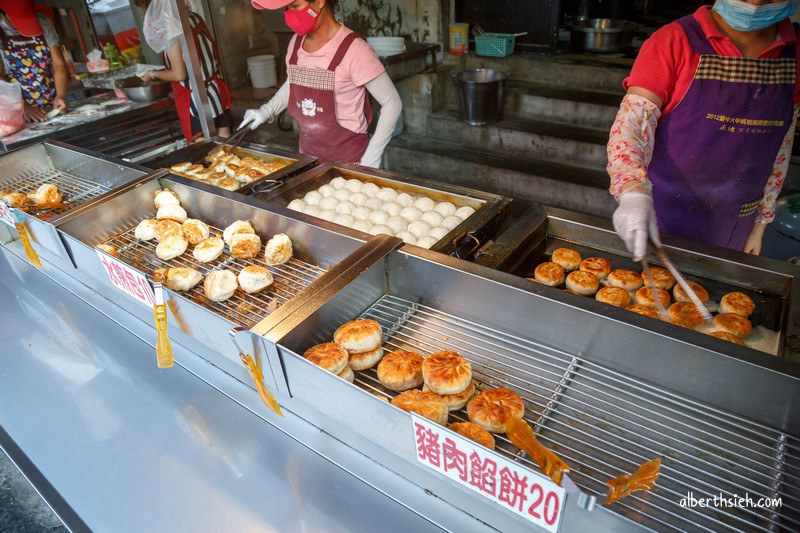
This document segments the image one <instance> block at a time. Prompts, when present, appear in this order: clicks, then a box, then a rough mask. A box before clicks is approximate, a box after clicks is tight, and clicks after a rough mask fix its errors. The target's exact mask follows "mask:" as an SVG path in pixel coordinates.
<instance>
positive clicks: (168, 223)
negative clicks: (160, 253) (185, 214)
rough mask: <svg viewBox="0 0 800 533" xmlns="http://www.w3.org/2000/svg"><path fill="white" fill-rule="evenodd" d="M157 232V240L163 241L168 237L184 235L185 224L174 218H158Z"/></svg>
mask: <svg viewBox="0 0 800 533" xmlns="http://www.w3.org/2000/svg"><path fill="white" fill-rule="evenodd" d="M155 232H156V240H157V241H158V242H161V241H163V240H164V239H166V238H168V237H183V226H182V225H181V223H180V222H175V221H174V220H157V221H156V225H155Z"/></svg>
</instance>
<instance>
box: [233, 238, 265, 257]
mask: <svg viewBox="0 0 800 533" xmlns="http://www.w3.org/2000/svg"><path fill="white" fill-rule="evenodd" d="M228 246H229V247H230V251H231V255H232V256H233V257H235V258H236V259H251V258H253V257H255V256H257V255H258V252H260V251H261V237H259V236H258V235H256V234H254V233H237V234H235V235H232V236H231V242H230V243H229V244H228Z"/></svg>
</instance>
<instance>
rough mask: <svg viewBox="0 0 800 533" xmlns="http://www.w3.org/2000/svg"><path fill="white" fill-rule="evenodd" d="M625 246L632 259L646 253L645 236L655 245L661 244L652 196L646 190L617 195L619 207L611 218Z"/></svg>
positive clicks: (642, 256) (637, 258)
mask: <svg viewBox="0 0 800 533" xmlns="http://www.w3.org/2000/svg"><path fill="white" fill-rule="evenodd" d="M611 220H612V221H613V223H614V230H615V231H616V232H617V234H618V235H619V237H620V238H621V239H622V242H624V243H625V247H626V248H628V251H629V252H631V253H632V254H633V260H634V261H641V260H642V258H644V256H645V255H647V237H648V236H649V237H650V239H651V240H652V241H653V243H654V244H655V245H656V246H661V238H660V237H659V235H658V223H657V222H656V210H655V208H654V207H653V197H652V195H650V193H648V192H639V191H628V192H624V193H622V194H621V195H620V197H619V207H617V210H616V211H614V216H613V217H612V219H611Z"/></svg>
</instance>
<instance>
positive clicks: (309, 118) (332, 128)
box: [239, 0, 403, 167]
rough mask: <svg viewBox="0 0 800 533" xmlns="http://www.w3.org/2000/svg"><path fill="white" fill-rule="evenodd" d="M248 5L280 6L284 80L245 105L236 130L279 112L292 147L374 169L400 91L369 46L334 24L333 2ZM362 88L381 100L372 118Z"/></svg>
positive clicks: (257, 3) (271, 0)
mask: <svg viewBox="0 0 800 533" xmlns="http://www.w3.org/2000/svg"><path fill="white" fill-rule="evenodd" d="M252 4H253V7H255V8H256V9H281V8H283V9H284V16H285V18H286V24H287V25H288V26H289V27H290V28H291V29H292V30H293V31H294V32H295V36H294V37H293V38H292V40H291V41H290V43H289V48H288V52H287V54H286V68H287V72H288V73H289V79H288V80H287V81H286V83H285V84H284V85H283V86H282V87H281V88H280V89H279V90H278V92H277V93H276V94H275V96H274V97H273V98H272V99H271V100H270V101H269V102H267V103H266V104H264V105H262V106H261V107H260V108H258V109H248V110H247V111H246V112H245V114H244V121H243V122H242V124H241V125H240V126H239V127H240V128H242V127H245V126H249V127H250V128H251V129H255V128H257V127H259V126H260V125H261V124H263V123H265V122H272V121H273V120H274V119H275V117H276V116H277V115H278V114H279V113H280V112H281V111H283V110H284V109H288V110H289V114H290V115H292V117H293V118H294V119H295V120H296V121H297V123H298V125H299V127H300V152H302V153H304V154H309V155H313V156H316V157H318V158H319V159H320V160H321V161H322V162H327V161H334V160H336V161H344V162H350V163H360V164H362V165H364V166H369V167H379V166H380V163H381V158H382V156H383V150H384V148H386V144H387V143H388V142H389V140H390V139H391V136H392V132H393V131H394V129H395V125H396V124H397V120H398V118H399V117H400V113H401V111H402V108H403V104H402V102H401V101H400V95H399V94H398V93H397V89H395V86H394V84H393V83H392V80H391V79H390V78H389V75H388V74H387V73H386V69H385V68H384V67H383V63H381V61H380V59H378V56H377V54H376V53H375V51H374V50H373V49H372V48H371V47H370V46H369V45H368V44H367V42H366V41H364V40H363V39H361V38H360V37H359V36H358V35H356V34H355V33H353V31H352V30H350V29H348V28H346V27H345V26H344V25H342V24H340V23H339V22H337V21H336V18H335V17H334V14H333V11H334V8H335V7H336V0H314V1H313V2H309V1H307V0H252ZM367 91H369V93H370V94H371V95H372V96H373V97H374V98H375V100H377V102H378V103H379V104H380V105H381V115H380V119H379V120H378V124H377V126H376V128H375V133H374V134H373V135H372V138H371V139H370V137H369V135H368V133H367V130H368V128H369V124H370V122H371V120H372V112H371V110H370V106H369V99H368V97H367Z"/></svg>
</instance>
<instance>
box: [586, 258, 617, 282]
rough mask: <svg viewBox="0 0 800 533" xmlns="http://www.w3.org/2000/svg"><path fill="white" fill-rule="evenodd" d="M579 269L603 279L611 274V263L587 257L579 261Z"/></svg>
mask: <svg viewBox="0 0 800 533" xmlns="http://www.w3.org/2000/svg"><path fill="white" fill-rule="evenodd" d="M580 269H581V270H583V271H584V272H591V273H592V274H594V275H595V276H597V277H598V278H600V279H605V278H606V277H607V276H608V275H609V274H610V273H611V263H609V262H608V260H607V259H603V258H602V257H587V258H586V259H584V260H583V261H581V265H580Z"/></svg>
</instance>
